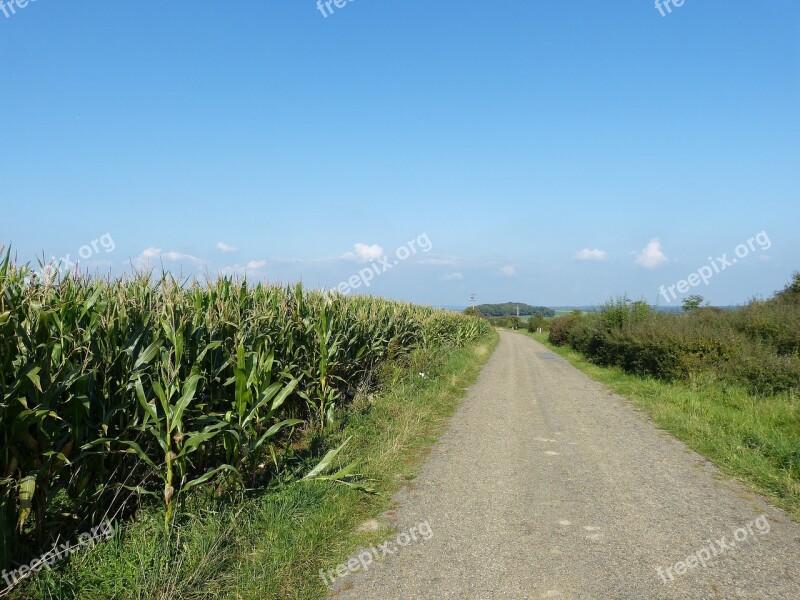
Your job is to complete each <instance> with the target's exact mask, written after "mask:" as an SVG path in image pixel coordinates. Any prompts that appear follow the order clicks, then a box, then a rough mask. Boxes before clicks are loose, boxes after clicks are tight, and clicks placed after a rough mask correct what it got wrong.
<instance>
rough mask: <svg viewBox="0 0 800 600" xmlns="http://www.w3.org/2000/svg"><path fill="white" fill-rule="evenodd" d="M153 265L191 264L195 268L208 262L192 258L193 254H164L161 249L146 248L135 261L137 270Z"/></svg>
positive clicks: (171, 252)
mask: <svg viewBox="0 0 800 600" xmlns="http://www.w3.org/2000/svg"><path fill="white" fill-rule="evenodd" d="M151 261H152V262H153V263H156V262H160V261H168V262H190V263H192V264H193V265H195V266H200V265H205V264H207V262H208V261H205V260H203V259H202V258H198V257H196V256H192V255H191V254H183V253H182V252H175V251H174V250H172V251H170V252H162V251H161V248H154V247H150V248H145V249H144V250H142V253H141V254H140V255H139V256H137V257H136V258H134V259H133V264H134V266H135V267H136V268H149V267H150V265H151Z"/></svg>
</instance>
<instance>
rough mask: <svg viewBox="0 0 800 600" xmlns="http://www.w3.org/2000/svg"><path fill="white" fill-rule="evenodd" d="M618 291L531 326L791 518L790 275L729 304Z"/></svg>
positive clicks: (795, 432)
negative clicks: (677, 303)
mask: <svg viewBox="0 0 800 600" xmlns="http://www.w3.org/2000/svg"><path fill="white" fill-rule="evenodd" d="M686 308H687V311H686V312H685V313H684V314H682V315H675V314H664V313H658V312H655V311H654V310H653V309H652V308H651V307H649V306H648V305H647V304H645V303H643V302H631V301H629V300H627V299H625V298H622V299H619V300H617V301H614V302H609V303H608V304H607V305H606V306H604V307H603V308H602V310H600V311H599V312H598V313H590V314H581V313H578V312H575V313H573V314H570V315H568V316H564V317H559V318H556V319H553V320H552V321H548V322H545V329H546V331H547V332H546V333H541V334H533V335H534V337H536V338H537V339H539V340H540V341H547V342H548V343H549V344H550V345H551V346H552V347H554V348H555V349H556V350H557V351H558V352H559V353H561V354H562V355H564V356H565V357H566V358H568V359H569V360H570V361H571V362H572V363H573V364H574V365H576V366H578V367H579V368H581V369H583V370H584V371H585V372H587V374H589V375H590V376H592V377H594V378H595V379H598V380H599V381H602V382H603V383H606V384H607V385H609V387H611V388H612V389H613V390H614V391H616V392H618V393H620V394H623V395H625V396H627V397H629V398H631V399H633V400H634V401H635V402H636V404H637V405H638V406H639V407H641V408H643V409H645V410H646V411H647V412H648V413H649V414H650V415H651V416H652V417H653V419H654V421H655V422H656V423H657V424H658V425H659V426H661V427H663V428H664V429H666V430H667V431H669V432H671V433H673V434H674V435H676V437H678V438H680V439H682V440H684V441H685V442H687V444H688V445H689V446H690V447H692V448H693V449H694V450H696V451H698V452H700V453H701V454H703V455H705V456H706V457H708V458H709V459H710V460H711V461H712V462H714V463H715V464H716V465H717V466H719V467H720V468H721V469H722V470H723V471H725V472H727V473H729V474H732V475H734V476H737V477H740V478H741V479H743V480H745V481H747V482H748V483H750V484H751V485H752V486H753V487H754V488H755V489H756V490H758V491H759V492H761V493H764V494H767V495H769V496H771V497H772V498H773V499H774V500H775V501H776V502H777V503H778V504H780V505H781V506H784V507H785V508H787V509H788V510H790V511H791V512H792V514H793V515H794V516H795V517H796V518H798V519H800V274H796V275H795V276H794V278H793V280H792V281H791V282H790V283H789V284H788V285H787V286H786V287H785V288H784V289H783V290H781V291H780V292H777V293H776V294H775V295H774V296H773V297H772V298H770V299H768V300H764V301H752V302H750V303H749V304H747V305H746V306H743V307H740V308H738V309H736V310H720V309H715V308H710V307H702V306H701V299H698V298H692V299H690V302H688V303H687V306H686Z"/></svg>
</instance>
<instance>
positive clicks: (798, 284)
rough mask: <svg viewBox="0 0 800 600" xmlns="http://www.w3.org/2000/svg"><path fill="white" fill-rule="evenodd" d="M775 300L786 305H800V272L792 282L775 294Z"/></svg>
mask: <svg viewBox="0 0 800 600" xmlns="http://www.w3.org/2000/svg"><path fill="white" fill-rule="evenodd" d="M773 300H774V301H776V302H780V303H785V304H800V271H799V272H797V273H795V274H794V275H792V280H791V281H790V282H789V283H788V284H787V285H786V287H785V288H783V289H782V290H781V291H780V292H778V293H777V294H775V296H774V298H773Z"/></svg>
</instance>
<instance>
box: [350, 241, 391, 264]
mask: <svg viewBox="0 0 800 600" xmlns="http://www.w3.org/2000/svg"><path fill="white" fill-rule="evenodd" d="M355 249H356V251H355V252H345V253H344V254H342V258H343V259H345V260H352V261H355V262H360V263H364V262H370V261H373V260H378V259H379V258H380V257H381V256H383V248H381V247H380V246H378V244H373V245H372V246H369V245H367V244H362V243H360V242H359V243H358V244H356V245H355Z"/></svg>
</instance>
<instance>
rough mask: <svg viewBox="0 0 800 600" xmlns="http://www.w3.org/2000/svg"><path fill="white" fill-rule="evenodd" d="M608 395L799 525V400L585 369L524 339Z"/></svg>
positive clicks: (709, 382) (573, 355) (584, 363)
mask: <svg viewBox="0 0 800 600" xmlns="http://www.w3.org/2000/svg"><path fill="white" fill-rule="evenodd" d="M526 335H530V336H531V337H533V338H534V339H536V340H538V341H539V342H542V343H543V344H545V345H547V346H548V347H549V348H550V349H552V350H553V351H555V352H557V353H558V354H560V355H561V356H563V357H564V358H566V359H567V360H568V361H569V362H570V363H571V364H572V365H573V366H575V367H577V368H578V369H580V370H581V371H583V372H584V373H586V374H587V375H588V376H589V377H591V378H592V379H595V380H597V381H599V382H601V383H603V384H605V385H606V386H608V387H609V388H610V389H612V390H613V391H615V392H617V393H618V394H621V395H622V396H625V397H627V398H630V399H631V400H632V401H633V402H634V404H635V405H636V406H637V407H639V408H641V409H642V410H644V411H645V412H647V413H648V414H649V415H650V416H651V417H652V419H653V421H654V422H655V423H656V425H657V426H658V427H660V428H662V429H664V430H666V431H668V432H669V433H671V434H672V435H674V436H675V437H677V438H678V439H680V440H682V441H683V442H685V443H686V444H687V445H688V446H689V447H690V448H692V449H693V450H695V451H696V452H698V453H700V454H702V455H703V456H705V457H707V458H708V459H709V460H710V461H711V462H712V463H713V464H715V465H716V466H717V467H718V468H719V469H720V470H721V471H723V472H725V473H727V474H728V475H732V476H734V477H736V478H738V479H740V480H742V481H744V482H745V483H747V484H748V485H749V486H750V487H751V488H752V489H753V490H754V491H756V492H758V493H760V494H763V495H765V496H768V497H769V498H771V499H772V501H773V502H774V503H775V504H776V505H778V506H781V507H782V508H785V509H786V510H787V511H789V512H790V513H791V514H792V516H793V517H794V518H795V519H797V520H800V397H798V396H797V394H792V393H782V394H776V395H774V396H771V397H767V398H765V397H757V396H752V395H749V394H748V393H747V391H746V390H745V389H743V388H741V387H736V386H733V385H726V384H723V383H721V382H719V381H715V380H713V379H712V378H706V379H695V380H693V381H689V382H673V383H666V382H663V381H659V380H655V379H651V378H642V377H639V376H636V375H630V374H627V373H624V372H623V371H621V370H620V369H618V368H616V367H603V366H598V365H595V364H593V363H591V362H589V361H588V360H587V359H586V358H585V357H584V356H582V355H581V354H579V353H578V352H576V351H575V350H573V349H570V348H568V347H555V346H553V345H551V344H549V342H548V341H547V334H546V333H543V334H537V333H526Z"/></svg>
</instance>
